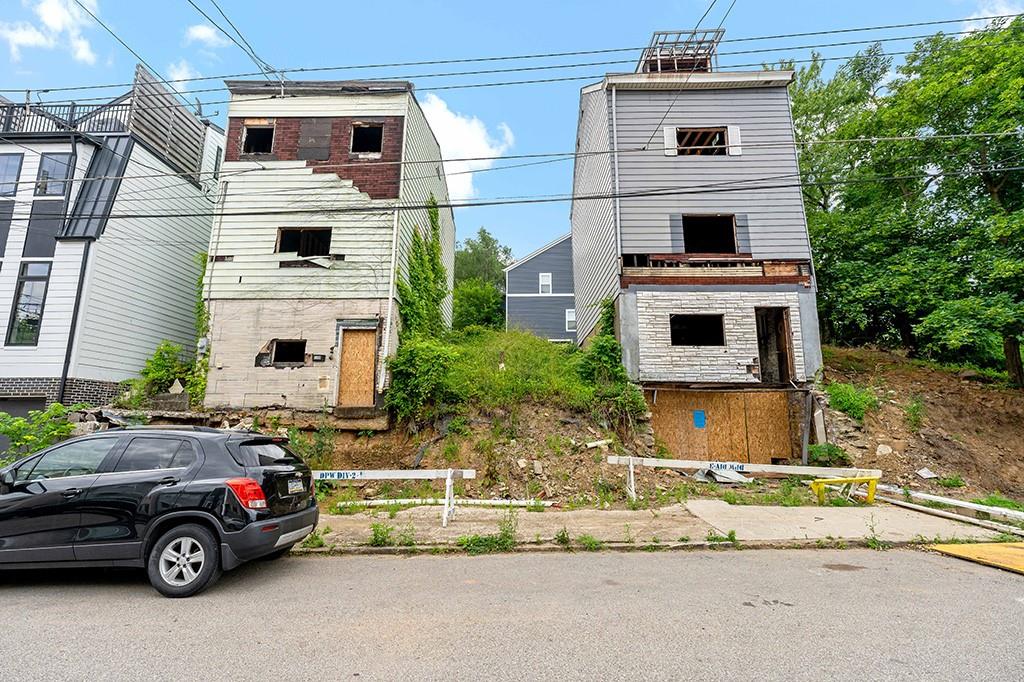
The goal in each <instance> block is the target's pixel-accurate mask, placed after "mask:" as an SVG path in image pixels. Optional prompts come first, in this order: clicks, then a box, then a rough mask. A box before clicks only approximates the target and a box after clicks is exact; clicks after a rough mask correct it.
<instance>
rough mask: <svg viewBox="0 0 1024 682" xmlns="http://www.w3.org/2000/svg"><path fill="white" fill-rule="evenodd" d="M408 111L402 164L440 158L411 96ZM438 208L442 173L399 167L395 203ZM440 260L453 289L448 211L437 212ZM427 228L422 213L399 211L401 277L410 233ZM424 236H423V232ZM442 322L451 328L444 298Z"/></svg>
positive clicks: (435, 166)
mask: <svg viewBox="0 0 1024 682" xmlns="http://www.w3.org/2000/svg"><path fill="white" fill-rule="evenodd" d="M408 101H409V109H408V112H407V113H406V117H405V148H404V150H403V152H402V160H403V161H406V162H409V161H430V160H432V159H440V158H441V147H440V146H439V145H438V143H437V140H436V139H435V137H434V134H433V132H432V131H431V130H430V125H429V124H428V123H427V119H426V117H425V116H424V115H423V111H422V110H421V109H420V106H419V103H418V102H417V101H416V99H415V97H413V96H412V95H411V94H410V95H408ZM431 195H433V197H434V198H435V199H436V200H437V203H439V204H446V203H448V183H447V181H446V180H445V176H444V169H443V167H442V165H441V164H440V163H406V164H405V165H403V167H402V181H401V186H400V189H399V200H400V202H401V203H402V204H405V205H409V204H412V205H423V204H425V203H426V202H427V200H428V199H429V198H430V196H431ZM439 211H440V216H439V217H440V220H441V260H442V262H443V263H444V267H445V271H446V272H447V273H448V290H449V292H450V291H451V289H452V288H453V287H454V282H455V280H454V276H455V217H454V215H453V213H452V209H450V208H441V209H439ZM429 225H430V223H429V219H428V216H427V210H426V209H415V210H401V211H399V213H398V230H399V244H398V262H397V265H398V272H399V273H402V274H404V273H405V272H406V268H407V262H408V254H409V248H410V246H411V243H412V234H413V230H414V229H416V228H417V227H419V228H421V229H423V230H426V229H427V228H428V226H429ZM424 234H426V233H425V232H424ZM442 309H443V312H444V318H445V321H446V322H447V323H448V324H451V319H452V297H451V294H450V293H449V295H448V296H447V297H446V298H445V300H444V304H443V306H442Z"/></svg>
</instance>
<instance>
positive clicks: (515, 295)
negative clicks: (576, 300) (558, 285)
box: [505, 294, 576, 298]
mask: <svg viewBox="0 0 1024 682" xmlns="http://www.w3.org/2000/svg"><path fill="white" fill-rule="evenodd" d="M505 295H506V296H508V297H509V298H523V297H528V296H532V297H534V298H551V297H552V296H562V297H565V296H575V295H576V294H505Z"/></svg>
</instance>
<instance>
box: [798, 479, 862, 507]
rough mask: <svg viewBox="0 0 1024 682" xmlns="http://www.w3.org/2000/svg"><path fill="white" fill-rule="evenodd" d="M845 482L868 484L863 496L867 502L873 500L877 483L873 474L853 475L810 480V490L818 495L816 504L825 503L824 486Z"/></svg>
mask: <svg viewBox="0 0 1024 682" xmlns="http://www.w3.org/2000/svg"><path fill="white" fill-rule="evenodd" d="M847 483H853V484H859V483H867V484H868V494H867V497H866V498H865V499H866V500H867V503H868V504H872V503H873V502H874V501H875V487H876V486H877V485H878V479H877V478H875V477H873V476H855V477H852V478H819V479H817V480H814V481H811V490H813V491H814V493H815V494H816V495H817V496H818V504H825V486H829V485H846V484H847Z"/></svg>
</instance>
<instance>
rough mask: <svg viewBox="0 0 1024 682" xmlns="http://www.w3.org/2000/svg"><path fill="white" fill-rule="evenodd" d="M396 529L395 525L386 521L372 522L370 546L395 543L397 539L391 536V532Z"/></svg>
mask: <svg viewBox="0 0 1024 682" xmlns="http://www.w3.org/2000/svg"><path fill="white" fill-rule="evenodd" d="M394 530H395V527H394V526H389V525H388V524H386V523H371V524H370V533H371V535H370V547H391V546H392V545H394V544H395V539H394V538H393V537H391V533H392V532H393V531H394Z"/></svg>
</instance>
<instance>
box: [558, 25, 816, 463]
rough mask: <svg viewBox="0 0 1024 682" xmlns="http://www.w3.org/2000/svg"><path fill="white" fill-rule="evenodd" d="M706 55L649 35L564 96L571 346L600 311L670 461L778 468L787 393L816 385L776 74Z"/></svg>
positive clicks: (805, 255) (786, 446) (795, 195)
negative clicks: (571, 151) (726, 64)
mask: <svg viewBox="0 0 1024 682" xmlns="http://www.w3.org/2000/svg"><path fill="white" fill-rule="evenodd" d="M721 37H722V31H692V32H668V33H656V34H655V35H654V38H653V40H652V41H651V44H650V46H649V47H648V48H647V49H645V50H644V52H643V54H642V56H641V58H640V60H639V62H638V64H637V67H636V70H635V72H633V73H618V74H608V75H607V76H605V78H604V79H602V80H601V81H600V82H598V83H594V84H593V85H588V86H586V87H584V88H583V89H582V91H581V94H580V110H579V122H578V132H577V153H578V156H577V159H576V167H575V170H574V181H573V193H574V197H575V199H574V202H573V207H572V217H571V222H572V241H573V255H574V279H575V287H576V301H577V303H576V307H577V310H578V311H579V315H578V317H579V330H578V338H579V341H580V342H581V343H585V342H586V340H587V339H588V337H590V335H592V334H593V333H594V331H595V326H596V324H597V318H598V306H597V304H598V303H599V302H600V301H601V300H602V299H605V298H610V299H613V300H614V301H615V307H616V318H617V319H616V327H617V336H618V338H619V340H620V341H621V343H622V346H623V363H624V365H625V367H626V369H627V371H628V374H629V376H630V377H631V378H632V379H633V380H635V381H638V382H640V383H641V384H642V385H643V386H644V387H645V388H646V389H648V391H647V395H648V401H649V403H650V404H651V406H652V410H653V412H654V415H655V422H656V424H655V427H656V429H657V426H658V424H657V422H658V421H659V418H660V419H661V421H662V426H663V427H664V431H665V432H666V433H669V434H671V438H674V439H675V445H676V448H675V449H677V450H685V453H683V452H681V453H679V454H686V455H697V456H700V455H706V456H707V457H708V458H719V459H726V458H729V459H733V458H735V459H740V460H749V461H770V460H772V459H785V458H787V457H788V456H790V455H791V454H792V450H791V447H790V442H787V438H789V441H795V442H797V443H799V435H798V433H797V435H796V436H794V431H793V428H791V427H793V425H794V424H796V423H798V422H799V421H800V420H801V419H802V418H801V417H799V416H796V417H794V416H793V415H794V414H796V413H797V412H798V410H797V411H794V410H793V409H791V406H790V403H791V402H792V403H794V404H795V403H797V402H799V404H801V405H802V404H803V402H802V400H800V401H797V400H794V398H795V397H797V396H795V395H794V394H793V392H794V391H798V390H799V389H802V388H803V387H804V386H805V385H806V384H807V383H808V382H810V381H811V380H812V379H813V378H814V376H815V373H816V372H817V371H818V369H819V368H820V367H821V350H820V346H819V340H818V319H817V312H816V306H815V281H814V272H813V269H812V266H811V250H810V242H809V239H808V234H807V224H806V219H805V216H804V209H803V201H802V197H801V193H800V185H799V178H800V175H799V166H798V162H797V148H796V144H795V141H794V132H793V122H792V116H791V112H790V103H789V96H788V91H787V88H788V85H789V83H790V82H791V81H792V79H793V72H792V71H784V70H779V71H740V72H721V71H717V70H716V68H715V62H716V58H715V53H716V50H717V45H718V42H719V41H720V40H721ZM594 197H599V198H594ZM799 395H803V394H802V393H801V394H799ZM691 413H692V414H691ZM795 428H796V431H797V432H799V427H795ZM797 447H798V446H797Z"/></svg>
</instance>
